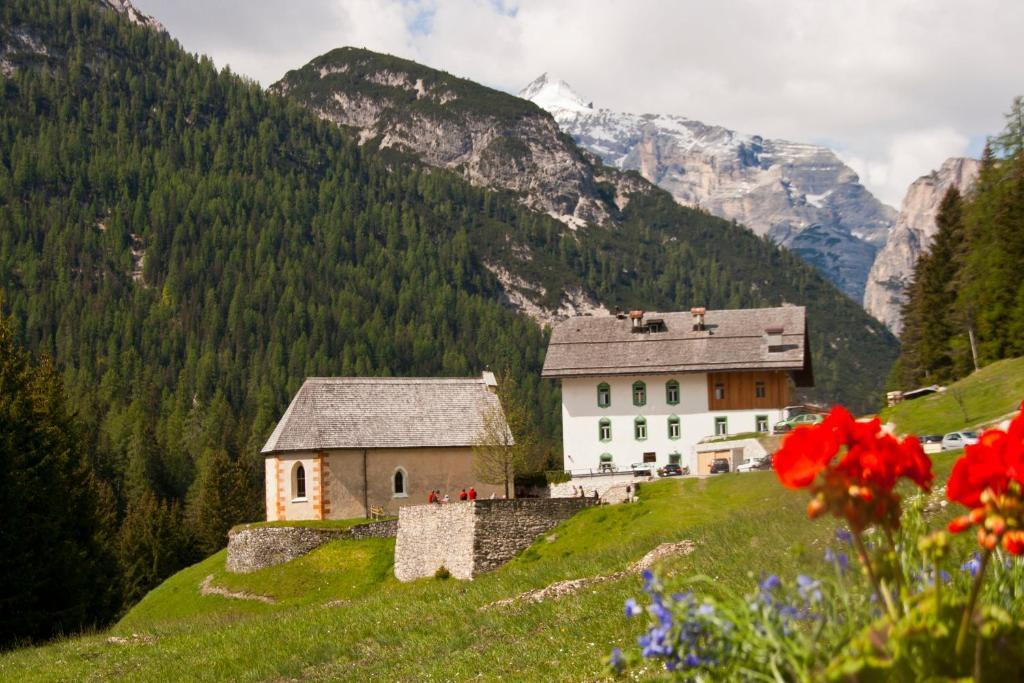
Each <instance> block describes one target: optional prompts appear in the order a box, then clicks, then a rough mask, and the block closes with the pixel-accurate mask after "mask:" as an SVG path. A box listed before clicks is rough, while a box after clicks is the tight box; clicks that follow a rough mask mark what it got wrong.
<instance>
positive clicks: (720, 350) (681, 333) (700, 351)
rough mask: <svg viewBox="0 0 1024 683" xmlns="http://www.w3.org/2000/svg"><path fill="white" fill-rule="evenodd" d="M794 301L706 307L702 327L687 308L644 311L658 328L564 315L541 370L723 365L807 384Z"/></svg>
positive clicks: (610, 371) (570, 372)
mask: <svg viewBox="0 0 1024 683" xmlns="http://www.w3.org/2000/svg"><path fill="white" fill-rule="evenodd" d="M805 317H806V313H805V309H804V308H803V307H802V306H782V307H780V308H754V309H735V310H719V311H715V310H709V311H707V312H706V314H705V316H704V322H705V327H706V330H705V331H698V330H695V329H694V318H693V316H692V315H691V314H690V313H689V312H676V313H652V312H648V313H645V314H644V318H645V319H648V320H649V319H652V318H660V319H661V320H663V321H664V331H661V332H633V331H632V323H631V321H630V320H629V319H621V318H617V317H615V316H582V317H577V318H569V319H568V320H565V321H563V322H561V323H559V324H558V325H556V326H555V328H554V330H553V331H552V333H551V342H550V343H549V344H548V353H547V357H546V358H545V359H544V370H543V372H542V374H543V376H544V377H575V376H598V375H631V374H642V373H666V372H714V371H726V370H788V371H794V372H798V374H799V376H798V382H797V384H798V386H812V385H813V374H812V371H811V362H810V349H809V348H808V343H807V328H806V322H805ZM773 328H782V344H780V345H778V346H777V347H773V348H772V349H771V350H769V348H768V339H767V335H766V333H765V331H766V330H768V329H773Z"/></svg>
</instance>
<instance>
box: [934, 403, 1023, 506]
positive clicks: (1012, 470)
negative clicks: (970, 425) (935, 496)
mask: <svg viewBox="0 0 1024 683" xmlns="http://www.w3.org/2000/svg"><path fill="white" fill-rule="evenodd" d="M1011 481H1016V482H1018V483H1022V484H1024V412H1022V413H1018V414H1017V417H1015V418H1014V419H1013V422H1011V423H1010V428H1009V430H1007V431H1005V432H1004V431H1002V430H1001V429H988V430H986V431H985V432H984V433H982V435H981V438H979V439H978V443H977V444H975V445H973V446H968V447H967V449H966V451H965V452H964V455H963V457H961V458H960V459H959V460H957V461H956V464H955V465H953V473H952V474H951V475H950V477H949V483H948V484H947V486H946V495H947V496H948V497H949V499H950V500H952V501H954V502H957V503H960V504H962V505H966V506H967V507H970V508H974V507H977V506H978V505H980V504H981V494H982V493H983V492H984V491H985V490H986V489H991V490H992V493H994V494H996V495H999V494H1001V493H1003V492H1005V491H1006V488H1007V486H1008V485H1009V483H1010V482H1011Z"/></svg>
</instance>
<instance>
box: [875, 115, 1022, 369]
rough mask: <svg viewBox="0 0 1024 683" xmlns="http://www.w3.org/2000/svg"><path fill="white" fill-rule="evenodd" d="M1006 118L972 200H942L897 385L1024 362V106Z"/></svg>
mask: <svg viewBox="0 0 1024 683" xmlns="http://www.w3.org/2000/svg"><path fill="white" fill-rule="evenodd" d="M1006 120H1007V123H1006V128H1005V129H1004V130H1003V132H1002V133H1001V134H999V135H997V136H995V137H994V138H992V139H991V140H990V141H989V145H988V146H987V148H986V150H985V155H984V157H983V158H982V167H981V172H980V175H979V178H978V181H977V184H976V185H975V187H974V188H973V190H972V191H971V192H970V193H969V195H968V196H967V197H962V196H961V195H960V193H959V192H957V191H956V189H955V188H952V189H950V191H949V192H948V193H947V194H946V196H945V197H944V198H943V201H942V204H941V206H940V210H939V214H938V216H937V223H938V228H939V230H938V233H937V234H936V236H935V242H934V243H933V244H932V246H931V248H930V249H929V250H928V252H927V253H925V254H924V255H923V256H922V257H921V259H920V260H919V261H918V263H917V266H916V267H915V269H914V279H913V282H912V284H911V286H910V289H909V291H908V300H907V303H906V305H905V306H904V309H903V319H904V328H903V335H902V342H903V348H902V353H901V355H900V359H899V362H898V363H897V365H896V366H895V368H894V370H893V377H892V383H893V384H894V385H897V386H900V387H902V388H912V387H916V386H920V385H926V384H933V383H940V384H942V383H947V382H951V381H953V380H956V379H959V378H961V377H964V376H966V375H968V374H970V373H971V372H972V371H973V370H974V369H975V367H976V365H977V366H978V367H980V366H983V365H987V364H988V363H991V362H993V361H997V360H1001V359H1003V358H1013V357H1016V356H1024V100H1022V99H1021V98H1017V99H1016V100H1015V101H1014V103H1013V106H1012V109H1011V111H1010V113H1009V114H1008V115H1007V117H1006ZM972 337H973V345H972ZM972 347H973V348H972Z"/></svg>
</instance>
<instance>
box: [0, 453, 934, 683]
mask: <svg viewBox="0 0 1024 683" xmlns="http://www.w3.org/2000/svg"><path fill="white" fill-rule="evenodd" d="M953 459H954V456H952V455H941V456H938V457H937V458H936V469H937V471H938V472H939V475H940V479H942V478H944V476H945V475H946V474H947V473H948V470H949V467H950V465H951V463H952V461H953ZM805 505H806V497H805V496H804V495H803V494H802V493H799V492H791V491H786V490H784V489H783V488H782V487H781V486H780V485H779V484H778V482H777V481H776V479H775V476H774V474H773V473H771V472H755V473H750V474H742V475H740V474H730V475H721V476H717V477H713V478H708V479H685V480H680V479H675V480H664V481H660V482H657V483H655V484H651V485H649V486H646V487H644V488H643V491H642V498H641V500H640V501H639V502H637V503H634V504H629V505H617V506H602V507H598V508H591V509H587V510H584V511H583V512H581V513H580V514H578V515H576V516H575V517H573V518H572V519H571V520H569V521H567V522H565V523H563V524H562V525H560V526H559V527H557V528H556V529H555V530H554V531H553V532H552V533H551V534H550V535H549V536H547V537H546V538H542V539H540V540H538V542H537V543H535V544H534V545H533V546H532V547H531V548H529V549H528V550H527V551H525V552H524V553H523V554H522V555H520V556H519V557H518V558H516V559H515V560H513V561H512V562H510V563H509V564H508V565H506V566H504V567H502V568H501V569H498V570H496V571H494V572H491V573H488V574H485V575H483V576H481V577H479V578H477V579H476V580H474V581H472V582H458V581H455V580H446V581H442V580H436V579H425V580H421V581H417V582H413V583H410V584H400V583H398V582H397V581H395V579H394V578H393V577H392V574H391V553H392V548H393V543H394V542H393V540H390V539H370V540H367V541H336V542H333V543H330V544H328V545H326V546H323V547H322V548H320V549H318V550H317V551H314V552H313V553H310V554H309V555H307V556H306V557H304V558H301V559H299V560H296V561H293V562H291V563H288V564H286V565H282V566H280V567H274V568H270V569H267V570H263V571H261V572H255V573H253V574H249V575H245V576H231V575H228V574H227V573H226V572H225V571H224V569H223V563H224V553H223V551H222V552H220V553H217V554H216V555H214V556H212V557H210V558H207V559H206V560H204V561H203V562H201V563H199V564H197V565H195V566H193V567H190V568H188V569H186V570H184V571H182V572H179V573H178V574H176V575H175V576H174V577H171V578H170V579H169V580H168V581H167V582H165V584H164V585H162V586H160V587H159V588H157V589H156V590H154V591H153V592H152V593H151V594H150V595H149V596H147V597H146V598H145V599H144V600H143V601H142V602H140V603H139V604H138V605H137V606H136V607H135V608H134V609H133V610H132V611H131V612H129V613H128V614H127V615H126V616H125V618H124V619H123V620H122V621H121V622H120V623H119V624H118V625H117V626H115V627H114V628H113V629H111V631H109V632H107V633H102V634H96V635H88V636H83V637H78V638H71V639H67V640H64V641H61V642H56V643H52V644H49V645H45V646H41V647H37V648H27V649H22V650H18V651H14V652H11V653H7V654H6V655H4V656H3V657H2V658H0V678H3V679H5V680H10V679H17V680H20V681H35V680H39V681H43V680H45V681H55V680H62V681H63V680H67V681H72V680H73V681H83V680H109V679H127V680H182V679H189V680H268V679H270V680H278V679H282V678H290V679H291V678H294V679H301V680H366V679H380V680H465V679H470V678H473V679H484V680H499V679H506V680H511V679H515V680H567V681H579V680H594V679H599V678H601V677H602V671H603V667H602V664H601V658H602V657H603V656H605V655H606V654H607V652H608V651H609V650H610V649H611V648H612V647H614V646H616V645H618V646H629V644H630V643H632V642H633V641H634V639H635V637H636V635H637V634H638V632H639V631H640V629H641V624H640V623H639V622H638V621H636V620H634V621H628V620H626V619H625V618H624V616H623V611H622V605H623V601H624V600H625V599H626V598H628V597H632V596H635V595H637V594H638V593H639V592H640V583H641V582H640V579H639V577H635V576H630V577H627V578H624V579H619V580H616V581H608V582H604V583H600V584H597V585H595V586H593V587H591V588H588V589H587V590H585V591H582V592H580V593H578V594H576V595H573V596H568V597H562V598H557V599H553V600H549V601H545V602H542V603H538V604H519V605H515V606H512V607H507V608H500V609H491V610H484V611H481V610H480V608H481V607H482V606H484V605H487V604H489V603H491V602H494V601H495V600H499V599H501V598H505V597H510V596H514V595H517V594H519V593H521V592H523V591H526V590H529V589H531V588H537V587H542V586H545V585H548V584H550V583H552V582H554V581H558V580H562V579H568V578H579V577H585V576H594V575H603V574H609V573H611V572H614V571H617V570H619V569H622V568H623V567H625V566H626V565H628V564H629V563H630V562H632V561H635V560H637V559H639V558H640V557H642V556H643V555H644V554H645V553H647V552H648V551H650V550H651V549H653V548H654V547H655V546H657V545H658V544H659V543H663V542H668V541H676V540H680V539H684V538H686V539H692V540H694V541H696V542H697V544H698V546H697V549H696V550H695V551H694V552H693V553H692V554H690V555H688V556H685V557H675V558H670V559H667V560H665V561H662V562H661V563H660V564H659V565H658V571H659V573H660V574H661V575H662V576H663V577H665V578H666V582H667V583H668V584H669V585H673V584H682V583H683V582H684V581H685V580H686V579H687V578H688V577H694V576H698V575H702V576H707V577H709V578H710V579H711V580H712V584H711V585H713V586H714V587H715V589H717V590H720V591H738V592H742V593H746V592H748V591H749V590H750V589H751V588H752V586H753V585H754V582H755V581H756V579H757V577H758V576H759V575H760V574H761V572H764V571H771V572H775V573H778V574H781V575H782V576H784V577H792V576H794V575H795V574H797V573H799V572H815V573H818V572H821V571H824V565H823V563H822V560H821V555H822V551H823V549H824V547H825V546H826V545H827V544H828V543H829V542H830V540H831V537H832V533H833V530H834V528H835V525H834V522H832V521H831V520H819V521H816V522H808V521H807V519H806V517H805V513H804V507H805ZM211 574H212V575H213V576H214V583H215V584H216V585H219V586H223V587H225V588H230V589H231V590H246V591H250V592H253V593H259V594H261V595H268V596H271V597H274V598H277V599H278V600H279V602H278V603H277V604H274V605H267V604H263V603H257V602H249V601H239V600H233V599H227V598H223V597H219V596H200V595H199V593H198V586H199V584H200V583H201V582H202V580H203V579H204V577H206V576H208V575H211ZM133 634H135V636H134V637H133ZM111 637H119V638H126V639H127V641H126V642H112V640H111Z"/></svg>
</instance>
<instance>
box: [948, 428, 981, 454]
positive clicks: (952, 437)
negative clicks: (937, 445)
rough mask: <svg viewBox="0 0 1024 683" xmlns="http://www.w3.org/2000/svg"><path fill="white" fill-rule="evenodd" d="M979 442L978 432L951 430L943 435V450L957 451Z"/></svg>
mask: <svg viewBox="0 0 1024 683" xmlns="http://www.w3.org/2000/svg"><path fill="white" fill-rule="evenodd" d="M976 443H978V432H950V433H949V434H946V435H945V436H944V437H942V450H944V451H955V450H957V449H960V448H963V447H964V446H973V445H974V444H976Z"/></svg>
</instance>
